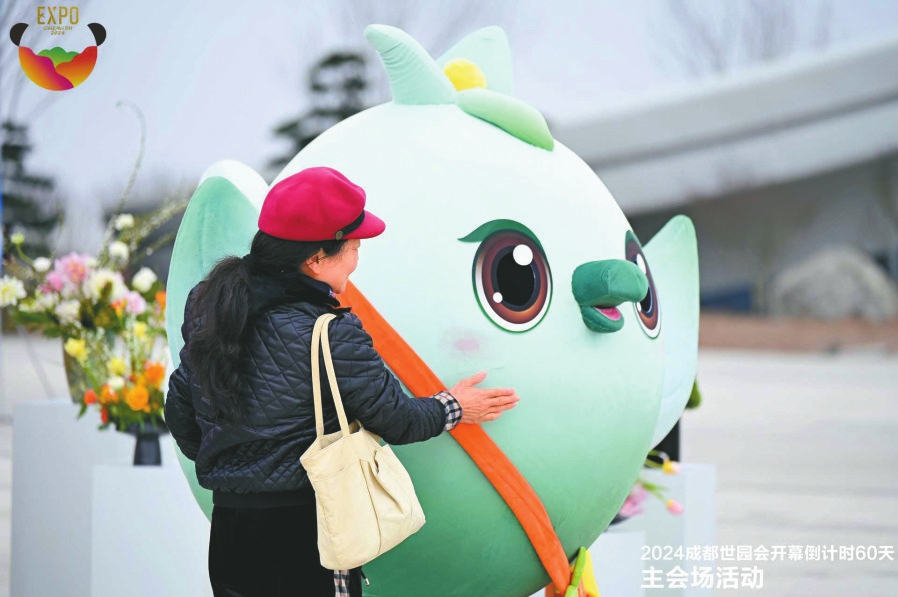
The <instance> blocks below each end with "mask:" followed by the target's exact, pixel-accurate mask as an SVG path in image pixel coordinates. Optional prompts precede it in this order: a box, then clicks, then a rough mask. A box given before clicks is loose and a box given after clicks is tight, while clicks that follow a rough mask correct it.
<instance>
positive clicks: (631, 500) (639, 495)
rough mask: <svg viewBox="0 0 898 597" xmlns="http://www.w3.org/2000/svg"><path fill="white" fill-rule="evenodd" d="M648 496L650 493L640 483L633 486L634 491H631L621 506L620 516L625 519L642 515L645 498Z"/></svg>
mask: <svg viewBox="0 0 898 597" xmlns="http://www.w3.org/2000/svg"><path fill="white" fill-rule="evenodd" d="M647 496H648V492H647V491H646V490H645V487H643V486H642V484H640V483H636V484H635V485H634V486H633V489H631V490H630V495H628V496H627V499H626V500H625V501H624V505H623V506H621V509H620V511H619V512H618V514H620V515H621V516H623V517H630V516H636V515H637V514H641V513H642V511H643V510H642V503H643V502H644V501H645V498H646V497H647Z"/></svg>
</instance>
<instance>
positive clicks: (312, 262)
mask: <svg viewBox="0 0 898 597" xmlns="http://www.w3.org/2000/svg"><path fill="white" fill-rule="evenodd" d="M322 257H324V251H323V250H321V249H318V252H317V253H315V254H314V255H312V256H311V257H309V258H308V259H306V260H305V262H303V264H302V267H301V268H300V269H302V270H303V272H304V273H312V274H314V275H316V276H317V275H318V274H320V273H321V258H322Z"/></svg>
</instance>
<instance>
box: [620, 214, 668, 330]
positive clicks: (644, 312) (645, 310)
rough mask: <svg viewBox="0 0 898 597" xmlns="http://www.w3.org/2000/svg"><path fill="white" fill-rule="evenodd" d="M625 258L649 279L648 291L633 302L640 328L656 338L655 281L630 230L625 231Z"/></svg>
mask: <svg viewBox="0 0 898 597" xmlns="http://www.w3.org/2000/svg"><path fill="white" fill-rule="evenodd" d="M626 253H627V260H628V261H632V262H633V263H635V264H636V265H637V266H638V267H639V269H641V270H642V273H644V274H645V277H646V278H648V280H649V291H648V292H647V293H646V295H645V298H644V299H642V300H641V301H639V302H638V303H633V307H634V309H635V311H636V315H637V318H638V319H639V323H640V325H641V326H642V330H643V331H644V332H645V333H646V335H648V337H649V338H657V337H658V334H659V333H661V305H659V304H658V293H657V291H656V290H655V281H654V280H653V279H652V270H651V269H649V264H648V262H647V261H646V259H645V255H644V254H643V253H642V246H641V245H640V244H639V241H638V240H636V236H635V235H634V234H633V233H632V232H629V231H628V232H627V240H626Z"/></svg>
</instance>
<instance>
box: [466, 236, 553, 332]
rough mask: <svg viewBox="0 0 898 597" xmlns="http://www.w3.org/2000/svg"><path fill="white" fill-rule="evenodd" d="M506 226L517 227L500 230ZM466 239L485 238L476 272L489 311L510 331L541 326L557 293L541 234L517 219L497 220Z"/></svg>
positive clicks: (476, 282)
mask: <svg viewBox="0 0 898 597" xmlns="http://www.w3.org/2000/svg"><path fill="white" fill-rule="evenodd" d="M502 224H505V225H509V224H513V226H510V227H507V228H500V226H501V225H502ZM497 228H499V229H497ZM490 229H492V230H490ZM478 237H480V238H478ZM461 240H463V241H466V242H472V241H473V240H481V241H482V242H481V243H480V247H479V248H478V249H477V254H476V255H475V256H474V268H473V269H474V271H473V275H474V289H475V290H474V291H475V293H476V295H477V301H478V302H479V303H480V307H481V309H483V312H484V314H486V316H487V317H489V318H490V320H491V321H492V322H493V323H495V324H496V325H498V326H499V327H501V328H502V329H504V330H508V331H510V332H526V331H527V330H529V329H531V328H533V327H534V326H536V325H537V324H538V323H539V322H540V321H541V320H542V318H543V317H544V316H545V314H546V312H547V311H548V310H549V300H550V298H551V296H552V274H551V272H550V271H549V262H548V260H547V259H546V255H545V253H544V252H543V249H542V246H541V245H540V244H539V241H537V240H536V236H535V235H533V233H532V232H530V230H529V229H528V228H526V227H525V226H523V225H521V224H518V223H517V222H512V221H511V220H496V221H494V222H490V223H489V224H484V225H483V226H481V227H480V228H478V229H477V230H476V231H475V232H473V233H471V234H470V235H468V236H467V237H465V238H463V239H461Z"/></svg>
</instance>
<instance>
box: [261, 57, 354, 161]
mask: <svg viewBox="0 0 898 597" xmlns="http://www.w3.org/2000/svg"><path fill="white" fill-rule="evenodd" d="M366 66H367V65H366V63H365V57H364V56H362V54H359V53H355V52H331V53H330V54H327V55H326V56H325V57H324V58H322V59H321V60H319V61H318V62H316V63H315V65H314V66H313V67H312V68H311V69H310V71H309V78H308V85H309V92H310V94H311V98H312V109H311V110H309V111H308V112H306V113H305V114H303V115H302V116H300V117H299V118H295V119H291V120H287V121H285V122H283V123H281V124H280V125H279V126H278V127H276V128H275V129H274V135H275V136H276V137H282V138H285V139H287V140H288V141H289V142H290V145H291V147H290V150H289V151H288V152H287V153H286V154H284V155H282V156H279V157H276V158H274V159H272V160H271V161H270V162H269V164H268V165H269V167H270V168H271V169H273V170H280V169H281V168H283V167H284V166H286V165H287V162H289V161H290V160H291V159H293V156H295V155H296V154H297V153H299V151H300V150H301V149H302V148H303V147H305V146H306V145H308V144H309V143H311V142H312V141H313V140H314V139H315V138H316V137H317V136H318V135H320V134H321V133H323V132H324V131H326V130H327V129H329V128H330V127H332V126H334V125H335V124H337V123H338V122H340V121H341V120H345V119H347V118H349V117H350V116H352V115H353V114H356V113H358V112H361V111H362V110H364V109H365V103H364V94H365V91H366V89H367V88H368V80H367V78H366Z"/></svg>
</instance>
